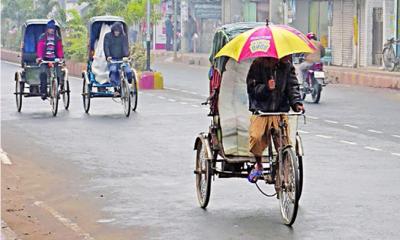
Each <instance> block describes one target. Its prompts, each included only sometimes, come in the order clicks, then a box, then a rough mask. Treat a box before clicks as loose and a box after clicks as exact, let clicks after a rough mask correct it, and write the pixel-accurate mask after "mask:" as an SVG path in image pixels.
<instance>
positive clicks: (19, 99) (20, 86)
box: [15, 72, 25, 112]
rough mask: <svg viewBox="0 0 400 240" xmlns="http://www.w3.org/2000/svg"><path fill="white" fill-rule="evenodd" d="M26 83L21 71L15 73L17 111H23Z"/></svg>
mask: <svg viewBox="0 0 400 240" xmlns="http://www.w3.org/2000/svg"><path fill="white" fill-rule="evenodd" d="M24 88H25V84H24V83H23V82H22V76H21V73H19V72H17V73H15V102H16V104H17V111H18V112H21V109H22V95H23V92H24Z"/></svg>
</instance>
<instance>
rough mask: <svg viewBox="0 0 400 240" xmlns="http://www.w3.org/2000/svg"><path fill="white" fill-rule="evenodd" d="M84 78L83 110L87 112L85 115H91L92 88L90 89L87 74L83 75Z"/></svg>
mask: <svg viewBox="0 0 400 240" xmlns="http://www.w3.org/2000/svg"><path fill="white" fill-rule="evenodd" d="M82 75H83V76H82V78H83V81H82V82H83V86H82V100H83V109H84V110H85V113H89V109H90V87H89V81H88V79H87V75H86V73H83V74H82Z"/></svg>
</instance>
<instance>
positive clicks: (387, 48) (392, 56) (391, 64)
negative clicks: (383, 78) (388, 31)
mask: <svg viewBox="0 0 400 240" xmlns="http://www.w3.org/2000/svg"><path fill="white" fill-rule="evenodd" d="M398 44H400V39H398V40H395V39H394V38H391V39H388V40H387V42H386V43H385V45H384V47H383V50H382V55H383V65H384V67H385V69H386V70H388V71H390V72H393V71H394V70H396V69H397V68H399V67H400V56H399V57H396V53H395V50H394V47H393V45H398Z"/></svg>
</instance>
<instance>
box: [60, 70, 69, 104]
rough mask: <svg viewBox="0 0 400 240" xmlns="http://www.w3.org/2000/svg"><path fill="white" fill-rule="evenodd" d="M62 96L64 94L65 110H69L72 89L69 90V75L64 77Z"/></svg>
mask: <svg viewBox="0 0 400 240" xmlns="http://www.w3.org/2000/svg"><path fill="white" fill-rule="evenodd" d="M61 94H62V99H63V103H64V108H65V110H68V108H69V102H70V89H69V81H68V74H67V73H66V75H65V77H64V84H63V85H61Z"/></svg>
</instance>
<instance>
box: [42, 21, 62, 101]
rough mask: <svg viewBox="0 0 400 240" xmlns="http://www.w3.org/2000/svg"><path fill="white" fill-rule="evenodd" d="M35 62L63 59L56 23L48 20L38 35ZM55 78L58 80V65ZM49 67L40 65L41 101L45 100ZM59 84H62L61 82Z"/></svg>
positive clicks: (59, 73)
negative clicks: (43, 29) (44, 29)
mask: <svg viewBox="0 0 400 240" xmlns="http://www.w3.org/2000/svg"><path fill="white" fill-rule="evenodd" d="M36 56H37V58H36V62H38V63H40V62H41V61H42V60H45V61H55V59H56V58H59V59H62V58H64V51H63V45H62V41H61V37H60V36H58V33H57V32H56V22H55V21H54V20H50V21H48V22H47V25H46V31H45V32H44V33H43V34H42V35H40V37H39V41H38V43H37V46H36ZM55 68H56V73H57V78H58V79H60V76H61V69H60V66H59V65H56V66H55ZM48 70H49V67H48V65H47V64H41V65H40V94H41V97H42V99H43V100H46V99H47V75H48ZM61 84H63V83H62V82H61Z"/></svg>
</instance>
